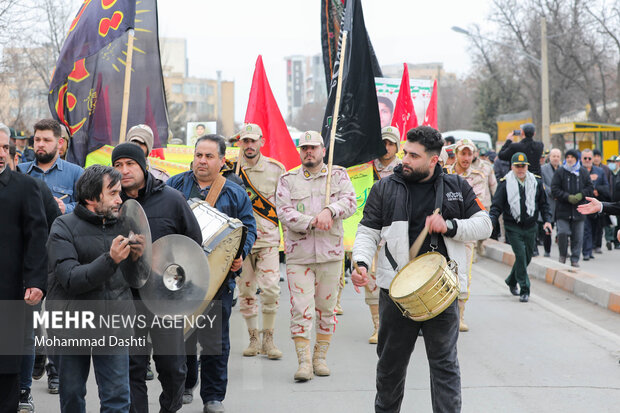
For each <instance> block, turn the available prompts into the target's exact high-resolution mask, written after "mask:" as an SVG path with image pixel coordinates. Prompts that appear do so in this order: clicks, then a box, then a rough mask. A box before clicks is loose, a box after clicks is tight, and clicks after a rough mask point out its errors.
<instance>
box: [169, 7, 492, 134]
mask: <svg viewBox="0 0 620 413" xmlns="http://www.w3.org/2000/svg"><path fill="white" fill-rule="evenodd" d="M490 2H491V0H469V1H460V0H427V1H417V0H382V1H379V0H364V1H362V6H363V9H364V19H365V22H366V28H367V30H368V33H369V36H370V39H371V41H372V44H373V47H374V49H375V52H376V54H377V58H378V60H379V63H380V64H381V65H387V64H395V63H396V64H402V63H403V62H412V63H427V62H442V63H443V64H444V70H445V71H447V72H453V73H456V74H458V75H464V74H466V73H467V72H468V71H469V70H470V67H471V61H470V57H469V53H468V47H469V46H468V39H467V37H466V36H464V35H462V34H459V33H456V32H454V31H452V30H451V29H450V28H451V27H452V26H460V27H464V28H467V27H468V26H470V25H472V24H482V23H484V21H485V20H486V17H487V15H488V13H489V8H490ZM320 4H321V1H320V0H236V1H222V0H158V12H159V34H160V36H161V37H183V38H186V39H187V48H188V50H187V52H188V59H189V75H190V76H196V77H209V78H215V77H216V71H217V70H221V71H222V77H223V78H224V79H225V80H234V81H235V120H236V121H238V122H242V121H243V118H244V117H245V110H246V106H247V101H248V97H249V93H250V87H251V84H252V75H253V73H254V66H255V62H256V58H257V56H258V55H259V54H262V56H263V62H264V64H265V70H266V72H267V77H268V79H269V82H270V84H271V88H272V90H273V93H274V95H275V97H276V100H277V101H278V105H279V107H280V110H281V112H282V114H283V115H284V116H285V117H286V105H287V102H286V62H285V60H284V58H285V57H286V56H290V55H312V54H316V53H321V16H320Z"/></svg>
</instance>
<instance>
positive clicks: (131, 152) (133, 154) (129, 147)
mask: <svg viewBox="0 0 620 413" xmlns="http://www.w3.org/2000/svg"><path fill="white" fill-rule="evenodd" d="M123 158H129V159H133V160H134V161H136V162H137V163H138V165H140V168H142V171H143V172H144V174H146V171H147V167H146V157H145V156H144V152H143V151H142V148H141V147H139V146H138V145H136V144H135V143H130V142H125V143H121V144H120V145H117V146H116V148H114V150H113V151H112V165H114V162H116V161H117V160H119V159H123Z"/></svg>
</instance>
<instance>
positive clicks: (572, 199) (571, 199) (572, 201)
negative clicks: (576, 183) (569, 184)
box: [568, 194, 579, 205]
mask: <svg viewBox="0 0 620 413" xmlns="http://www.w3.org/2000/svg"><path fill="white" fill-rule="evenodd" d="M568 202H569V203H570V204H572V205H575V204H576V203H577V202H579V199H578V198H577V194H575V195H569V196H568Z"/></svg>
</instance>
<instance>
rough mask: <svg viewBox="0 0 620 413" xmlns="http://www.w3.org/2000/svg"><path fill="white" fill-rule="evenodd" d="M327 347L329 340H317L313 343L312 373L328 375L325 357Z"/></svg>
mask: <svg viewBox="0 0 620 413" xmlns="http://www.w3.org/2000/svg"><path fill="white" fill-rule="evenodd" d="M328 349H329V341H323V340H320V341H317V342H316V344H315V345H314V354H313V355H312V367H313V369H314V374H316V375H317V376H329V375H330V373H331V372H330V371H329V367H327V362H326V361H325V358H326V357H327V350H328Z"/></svg>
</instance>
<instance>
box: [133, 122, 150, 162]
mask: <svg viewBox="0 0 620 413" xmlns="http://www.w3.org/2000/svg"><path fill="white" fill-rule="evenodd" d="M133 141H135V142H142V143H143V144H145V145H146V150H147V151H148V155H150V154H151V151H152V150H153V130H152V129H151V128H150V126H149V125H144V124H140V125H136V126H134V127H132V128H131V129H129V130H128V131H127V142H133ZM148 155H147V156H148Z"/></svg>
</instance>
